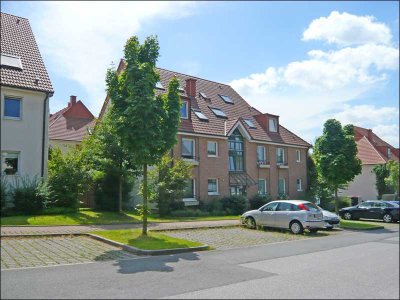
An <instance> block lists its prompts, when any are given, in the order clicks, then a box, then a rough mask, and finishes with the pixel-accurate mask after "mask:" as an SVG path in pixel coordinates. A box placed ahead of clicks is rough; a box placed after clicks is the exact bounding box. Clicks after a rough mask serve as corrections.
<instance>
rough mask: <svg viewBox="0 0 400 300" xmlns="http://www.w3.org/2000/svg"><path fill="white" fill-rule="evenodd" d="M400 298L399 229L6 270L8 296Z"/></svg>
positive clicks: (5, 294)
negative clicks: (246, 246) (196, 251)
mask: <svg viewBox="0 0 400 300" xmlns="http://www.w3.org/2000/svg"><path fill="white" fill-rule="evenodd" d="M163 297H166V298H168V297H169V298H229V299H232V298H308V299H310V298H347V299H348V298H368V299H371V298H385V299H387V298H396V299H398V298H399V230H398V226H397V227H396V226H395V227H393V228H392V229H390V230H386V229H385V230H377V231H376V230H375V231H368V232H349V233H344V234H340V235H332V236H328V237H322V238H314V239H305V240H297V241H290V242H282V243H276V244H270V245H263V246H254V247H248V248H240V249H231V250H218V251H209V252H198V253H186V254H180V255H168V256H160V257H146V258H136V259H127V260H120V261H108V262H96V263H90V264H77V265H68V266H58V267H44V268H31V269H19V270H8V271H2V272H1V298H2V299H8V298H141V299H143V298H163Z"/></svg>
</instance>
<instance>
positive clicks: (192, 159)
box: [181, 154, 199, 165]
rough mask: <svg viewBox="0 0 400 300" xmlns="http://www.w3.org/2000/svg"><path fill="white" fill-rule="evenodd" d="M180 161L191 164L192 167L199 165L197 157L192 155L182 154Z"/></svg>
mask: <svg viewBox="0 0 400 300" xmlns="http://www.w3.org/2000/svg"><path fill="white" fill-rule="evenodd" d="M181 156H182V159H183V160H184V161H186V162H188V163H191V164H192V165H198V164H199V157H198V156H193V155H186V154H182V155H181Z"/></svg>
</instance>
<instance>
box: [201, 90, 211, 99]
mask: <svg viewBox="0 0 400 300" xmlns="http://www.w3.org/2000/svg"><path fill="white" fill-rule="evenodd" d="M199 94H200V96H201V97H202V98H204V99H209V98H208V97H207V95H206V94H205V93H203V92H200V93H199Z"/></svg>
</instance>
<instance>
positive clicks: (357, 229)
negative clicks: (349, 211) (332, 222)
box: [339, 226, 385, 231]
mask: <svg viewBox="0 0 400 300" xmlns="http://www.w3.org/2000/svg"><path fill="white" fill-rule="evenodd" d="M339 228H340V229H343V230H350V231H351V230H355V231H365V230H379V229H385V226H378V227H373V228H346V227H339Z"/></svg>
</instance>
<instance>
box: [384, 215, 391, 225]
mask: <svg viewBox="0 0 400 300" xmlns="http://www.w3.org/2000/svg"><path fill="white" fill-rule="evenodd" d="M392 221H393V218H392V215H391V214H385V215H384V216H383V222H385V223H392Z"/></svg>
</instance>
